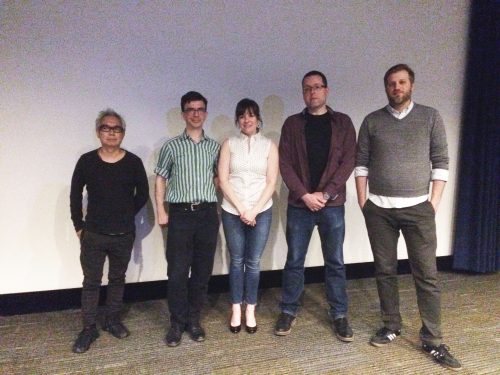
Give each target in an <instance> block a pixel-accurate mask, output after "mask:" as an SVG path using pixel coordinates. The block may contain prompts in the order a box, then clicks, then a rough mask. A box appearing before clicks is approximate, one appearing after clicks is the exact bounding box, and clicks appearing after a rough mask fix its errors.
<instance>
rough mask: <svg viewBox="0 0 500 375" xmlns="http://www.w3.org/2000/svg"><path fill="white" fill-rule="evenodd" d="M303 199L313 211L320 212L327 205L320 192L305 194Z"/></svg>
mask: <svg viewBox="0 0 500 375" xmlns="http://www.w3.org/2000/svg"><path fill="white" fill-rule="evenodd" d="M301 199H302V201H303V202H304V203H305V204H306V206H307V208H309V209H310V210H311V211H319V210H321V209H322V208H323V207H325V204H326V199H325V198H323V193H321V192H318V191H317V192H315V193H312V194H304V195H303V196H302V198H301Z"/></svg>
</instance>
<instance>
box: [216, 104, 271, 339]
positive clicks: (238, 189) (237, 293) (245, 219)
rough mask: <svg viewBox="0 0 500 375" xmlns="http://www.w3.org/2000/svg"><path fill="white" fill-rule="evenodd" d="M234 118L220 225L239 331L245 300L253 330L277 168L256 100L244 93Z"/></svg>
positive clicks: (224, 154) (225, 154)
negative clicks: (225, 246) (224, 243)
mask: <svg viewBox="0 0 500 375" xmlns="http://www.w3.org/2000/svg"><path fill="white" fill-rule="evenodd" d="M235 123H236V126H237V127H239V129H240V134H239V135H238V136H235V137H231V138H229V139H226V140H225V141H224V143H223V144H222V148H221V152H220V159H219V166H218V169H219V171H218V172H219V181H220V187H221V189H222V192H223V193H224V200H223V201H222V225H223V227H224V234H225V237H226V242H227V246H228V249H229V254H230V257H231V264H230V268H229V282H230V288H231V303H232V315H231V322H230V324H229V329H230V331H231V332H233V333H238V332H240V330H241V318H242V304H243V303H244V302H245V303H246V310H245V321H246V325H245V326H246V331H247V332H248V333H255V332H256V331H257V322H256V320H255V306H256V304H257V290H258V288H259V277H260V258H261V256H262V252H263V251H264V248H265V246H266V242H267V238H268V236H269V229H270V228H271V217H272V213H271V212H272V211H271V210H272V209H271V206H272V204H273V201H272V195H273V193H274V189H275V187H276V179H277V177H278V170H279V167H278V149H277V147H276V145H275V144H274V143H273V142H272V141H271V140H270V139H269V138H266V137H264V136H263V135H262V134H261V133H260V129H261V128H262V119H261V117H260V110H259V106H258V104H257V103H256V102H255V101H253V100H251V99H242V100H241V101H240V102H239V103H238V104H237V105H236V111H235Z"/></svg>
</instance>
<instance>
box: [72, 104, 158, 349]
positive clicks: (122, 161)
mask: <svg viewBox="0 0 500 375" xmlns="http://www.w3.org/2000/svg"><path fill="white" fill-rule="evenodd" d="M95 124H96V134H97V138H99V140H100V142H101V147H100V148H98V149H97V150H93V151H90V152H88V153H86V154H83V155H82V156H81V157H80V159H79V160H78V162H77V164H76V167H75V171H74V172H73V178H72V180H71V194H70V205H71V220H72V221H73V225H74V226H75V230H76V234H77V236H78V238H79V239H80V244H81V252H80V262H81V265H82V270H83V275H84V279H83V289H82V320H83V330H82V331H81V332H80V334H79V335H78V337H77V339H76V341H75V343H74V345H73V352H75V353H84V352H86V351H87V350H88V349H89V347H90V345H91V344H92V342H93V341H95V340H96V339H97V338H98V337H99V332H98V330H97V327H96V315H97V305H98V303H99V289H100V286H101V279H102V273H103V267H104V261H105V259H106V256H107V257H108V259H109V271H108V280H109V282H108V288H107V296H106V318H105V322H104V326H103V329H104V330H105V331H108V332H110V333H111V334H112V335H113V336H115V337H117V338H120V339H121V338H125V337H127V336H128V335H129V331H128V330H127V328H126V327H125V326H124V325H123V323H121V321H120V312H121V309H122V305H123V291H124V287H125V272H126V271H127V267H128V262H129V261H130V256H131V253H132V247H133V244H134V239H135V223H134V217H135V215H136V214H137V212H139V210H140V209H141V208H142V207H143V206H144V204H145V203H146V201H147V200H148V193H149V188H148V180H147V176H146V171H145V170H144V166H143V164H142V161H141V159H140V158H139V157H137V156H136V155H134V154H132V153H131V152H128V151H126V150H124V149H122V148H121V147H120V145H121V143H122V141H123V137H124V136H125V127H126V125H125V121H124V120H123V118H122V117H121V116H120V115H119V114H118V113H116V112H115V111H113V110H111V109H107V110H104V111H101V112H100V113H99V115H98V117H97V119H96V122H95ZM84 187H85V188H86V190H87V194H88V204H87V214H86V216H85V221H84V219H83V207H82V199H83V195H82V193H83V188H84Z"/></svg>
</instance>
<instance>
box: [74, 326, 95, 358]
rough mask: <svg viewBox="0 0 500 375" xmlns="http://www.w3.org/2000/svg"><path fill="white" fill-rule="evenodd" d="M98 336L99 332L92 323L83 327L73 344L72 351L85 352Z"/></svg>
mask: <svg viewBox="0 0 500 375" xmlns="http://www.w3.org/2000/svg"><path fill="white" fill-rule="evenodd" d="M98 337H99V332H98V331H97V328H96V326H95V324H94V325H91V326H88V327H85V328H84V329H83V330H82V331H81V332H80V333H79V334H78V337H77V338H76V340H75V343H74V344H73V353H85V352H86V351H87V350H89V348H90V344H92V343H93V342H94V341H95V340H96V339H97V338H98Z"/></svg>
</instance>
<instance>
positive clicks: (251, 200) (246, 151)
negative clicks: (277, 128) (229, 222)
mask: <svg viewBox="0 0 500 375" xmlns="http://www.w3.org/2000/svg"><path fill="white" fill-rule="evenodd" d="M228 142H229V150H230V153H231V157H230V161H229V183H230V184H231V187H232V188H233V191H234V193H235V194H236V196H237V197H238V199H239V201H240V202H241V203H242V204H243V205H244V206H245V207H246V208H247V209H251V208H252V207H253V206H255V204H256V203H257V201H258V200H259V198H260V196H261V195H262V192H263V191H264V189H265V187H266V176H267V160H268V157H269V151H270V150H271V140H270V139H269V138H266V137H264V136H263V135H261V133H260V132H259V133H257V134H255V135H253V136H251V137H248V136H246V135H245V134H243V133H240V135H239V136H236V137H231V138H229V140H228ZM272 205H273V200H272V198H271V199H269V201H267V202H266V204H265V205H264V207H262V210H261V211H260V212H263V211H265V210H267V209H268V208H269V207H271V206H272ZM222 208H223V209H224V211H227V212H229V213H231V214H233V215H239V213H238V210H237V209H236V208H235V207H234V206H233V205H232V204H231V203H230V202H229V201H228V200H227V199H226V198H224V199H223V200H222Z"/></svg>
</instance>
